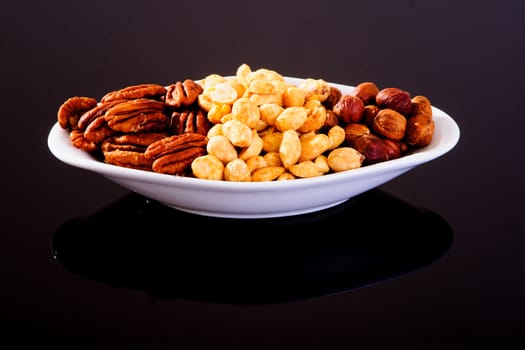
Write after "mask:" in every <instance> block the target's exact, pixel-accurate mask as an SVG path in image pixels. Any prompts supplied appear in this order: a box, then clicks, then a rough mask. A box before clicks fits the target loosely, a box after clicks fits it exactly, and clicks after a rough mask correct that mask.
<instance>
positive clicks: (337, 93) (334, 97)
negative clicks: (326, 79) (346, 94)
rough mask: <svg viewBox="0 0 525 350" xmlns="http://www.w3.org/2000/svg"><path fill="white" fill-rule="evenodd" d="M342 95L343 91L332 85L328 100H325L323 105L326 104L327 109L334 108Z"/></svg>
mask: <svg viewBox="0 0 525 350" xmlns="http://www.w3.org/2000/svg"><path fill="white" fill-rule="evenodd" d="M341 96H343V93H342V92H341V90H340V89H338V88H337V87H335V86H330V92H329V93H328V97H327V98H326V100H324V101H323V106H325V108H326V109H332V108H334V105H335V104H336V103H337V101H339V99H340V98H341Z"/></svg>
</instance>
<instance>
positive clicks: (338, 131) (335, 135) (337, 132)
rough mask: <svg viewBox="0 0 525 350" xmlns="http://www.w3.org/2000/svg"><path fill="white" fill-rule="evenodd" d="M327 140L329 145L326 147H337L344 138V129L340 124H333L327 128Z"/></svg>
mask: <svg viewBox="0 0 525 350" xmlns="http://www.w3.org/2000/svg"><path fill="white" fill-rule="evenodd" d="M327 135H328V140H329V141H330V146H329V147H328V149H334V148H336V147H339V146H340V145H341V144H342V143H343V142H344V141H345V138H346V133H345V129H344V128H343V127H342V126H339V125H335V126H332V127H331V128H330V129H329V130H328V134H327Z"/></svg>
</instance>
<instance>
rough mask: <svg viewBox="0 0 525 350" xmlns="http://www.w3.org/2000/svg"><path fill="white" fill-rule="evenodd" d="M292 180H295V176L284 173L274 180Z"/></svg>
mask: <svg viewBox="0 0 525 350" xmlns="http://www.w3.org/2000/svg"><path fill="white" fill-rule="evenodd" d="M294 179H297V176H295V175H294V174H292V173H290V172H288V171H286V172H284V173H282V174H281V175H279V177H278V178H277V179H275V180H277V181H284V180H294Z"/></svg>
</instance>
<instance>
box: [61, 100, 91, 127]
mask: <svg viewBox="0 0 525 350" xmlns="http://www.w3.org/2000/svg"><path fill="white" fill-rule="evenodd" d="M97 103H98V101H97V100H96V99H94V98H92V97H84V96H74V97H70V98H68V99H67V100H66V101H64V103H62V105H60V107H59V108H58V112H57V120H58V124H59V125H60V126H61V127H62V128H63V129H78V121H79V119H80V116H81V115H82V114H83V113H84V112H86V111H87V110H90V109H91V108H94V107H95V106H96V105H97Z"/></svg>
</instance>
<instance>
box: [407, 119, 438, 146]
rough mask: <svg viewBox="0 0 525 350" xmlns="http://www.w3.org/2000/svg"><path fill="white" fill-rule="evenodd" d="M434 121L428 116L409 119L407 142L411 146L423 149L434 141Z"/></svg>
mask: <svg viewBox="0 0 525 350" xmlns="http://www.w3.org/2000/svg"><path fill="white" fill-rule="evenodd" d="M434 128H435V123H434V120H433V119H431V118H429V117H428V116H426V115H423V114H418V115H415V116H413V117H410V118H408V120H407V128H406V135H405V140H406V143H408V144H409V145H411V146H416V147H423V146H426V145H428V144H429V143H430V141H432V137H433V135H434Z"/></svg>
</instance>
